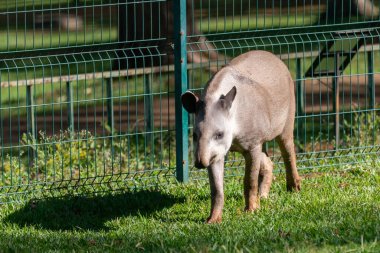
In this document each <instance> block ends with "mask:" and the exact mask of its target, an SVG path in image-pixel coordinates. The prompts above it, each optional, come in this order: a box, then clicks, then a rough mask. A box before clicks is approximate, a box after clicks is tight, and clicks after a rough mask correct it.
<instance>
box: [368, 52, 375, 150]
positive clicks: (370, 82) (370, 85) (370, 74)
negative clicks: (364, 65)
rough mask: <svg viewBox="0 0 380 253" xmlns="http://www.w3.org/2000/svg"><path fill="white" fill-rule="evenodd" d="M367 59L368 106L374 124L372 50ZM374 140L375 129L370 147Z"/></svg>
mask: <svg viewBox="0 0 380 253" xmlns="http://www.w3.org/2000/svg"><path fill="white" fill-rule="evenodd" d="M367 55H368V58H367V61H368V94H369V106H370V109H371V110H372V122H375V101H376V97H375V96H376V93H375V79H374V73H373V71H374V70H373V64H374V62H373V61H374V52H373V50H371V51H369V52H368V53H367ZM375 140H376V129H375V127H374V128H373V129H372V145H375Z"/></svg>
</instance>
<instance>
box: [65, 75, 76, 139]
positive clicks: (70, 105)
mask: <svg viewBox="0 0 380 253" xmlns="http://www.w3.org/2000/svg"><path fill="white" fill-rule="evenodd" d="M66 96H67V100H66V101H67V121H68V122H67V123H68V125H69V131H70V136H71V135H72V134H73V133H74V104H73V89H72V87H71V82H70V81H67V82H66Z"/></svg>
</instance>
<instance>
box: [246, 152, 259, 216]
mask: <svg viewBox="0 0 380 253" xmlns="http://www.w3.org/2000/svg"><path fill="white" fill-rule="evenodd" d="M262 154H263V153H262V152H261V145H260V146H257V147H255V148H254V149H253V150H250V151H249V152H247V153H246V154H244V157H245V174H244V198H245V210H246V211H250V212H251V211H254V210H256V209H257V208H259V207H260V196H259V173H260V163H261V156H262Z"/></svg>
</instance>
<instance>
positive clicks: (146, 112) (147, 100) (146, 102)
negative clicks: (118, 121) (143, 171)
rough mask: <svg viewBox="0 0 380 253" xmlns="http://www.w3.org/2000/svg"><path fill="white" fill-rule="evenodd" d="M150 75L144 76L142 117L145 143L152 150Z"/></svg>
mask: <svg viewBox="0 0 380 253" xmlns="http://www.w3.org/2000/svg"><path fill="white" fill-rule="evenodd" d="M151 85H152V74H145V75H144V89H145V91H144V93H145V97H144V117H145V124H146V129H145V130H146V132H147V134H146V142H147V144H148V145H149V146H151V150H153V146H152V145H153V134H152V131H153V128H154V126H153V95H152V89H151Z"/></svg>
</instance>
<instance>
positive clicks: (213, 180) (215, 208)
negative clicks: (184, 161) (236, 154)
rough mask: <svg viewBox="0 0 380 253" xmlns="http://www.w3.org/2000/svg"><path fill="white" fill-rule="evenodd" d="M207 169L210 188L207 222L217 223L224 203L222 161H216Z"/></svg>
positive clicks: (220, 219) (219, 220) (220, 217)
mask: <svg viewBox="0 0 380 253" xmlns="http://www.w3.org/2000/svg"><path fill="white" fill-rule="evenodd" d="M207 169H208V177H209V180H210V189H211V213H210V217H208V219H207V223H219V222H221V221H222V212H223V205H224V193H223V175H224V161H223V160H221V161H216V162H214V163H213V164H212V165H211V166H210V167H208V168H207Z"/></svg>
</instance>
